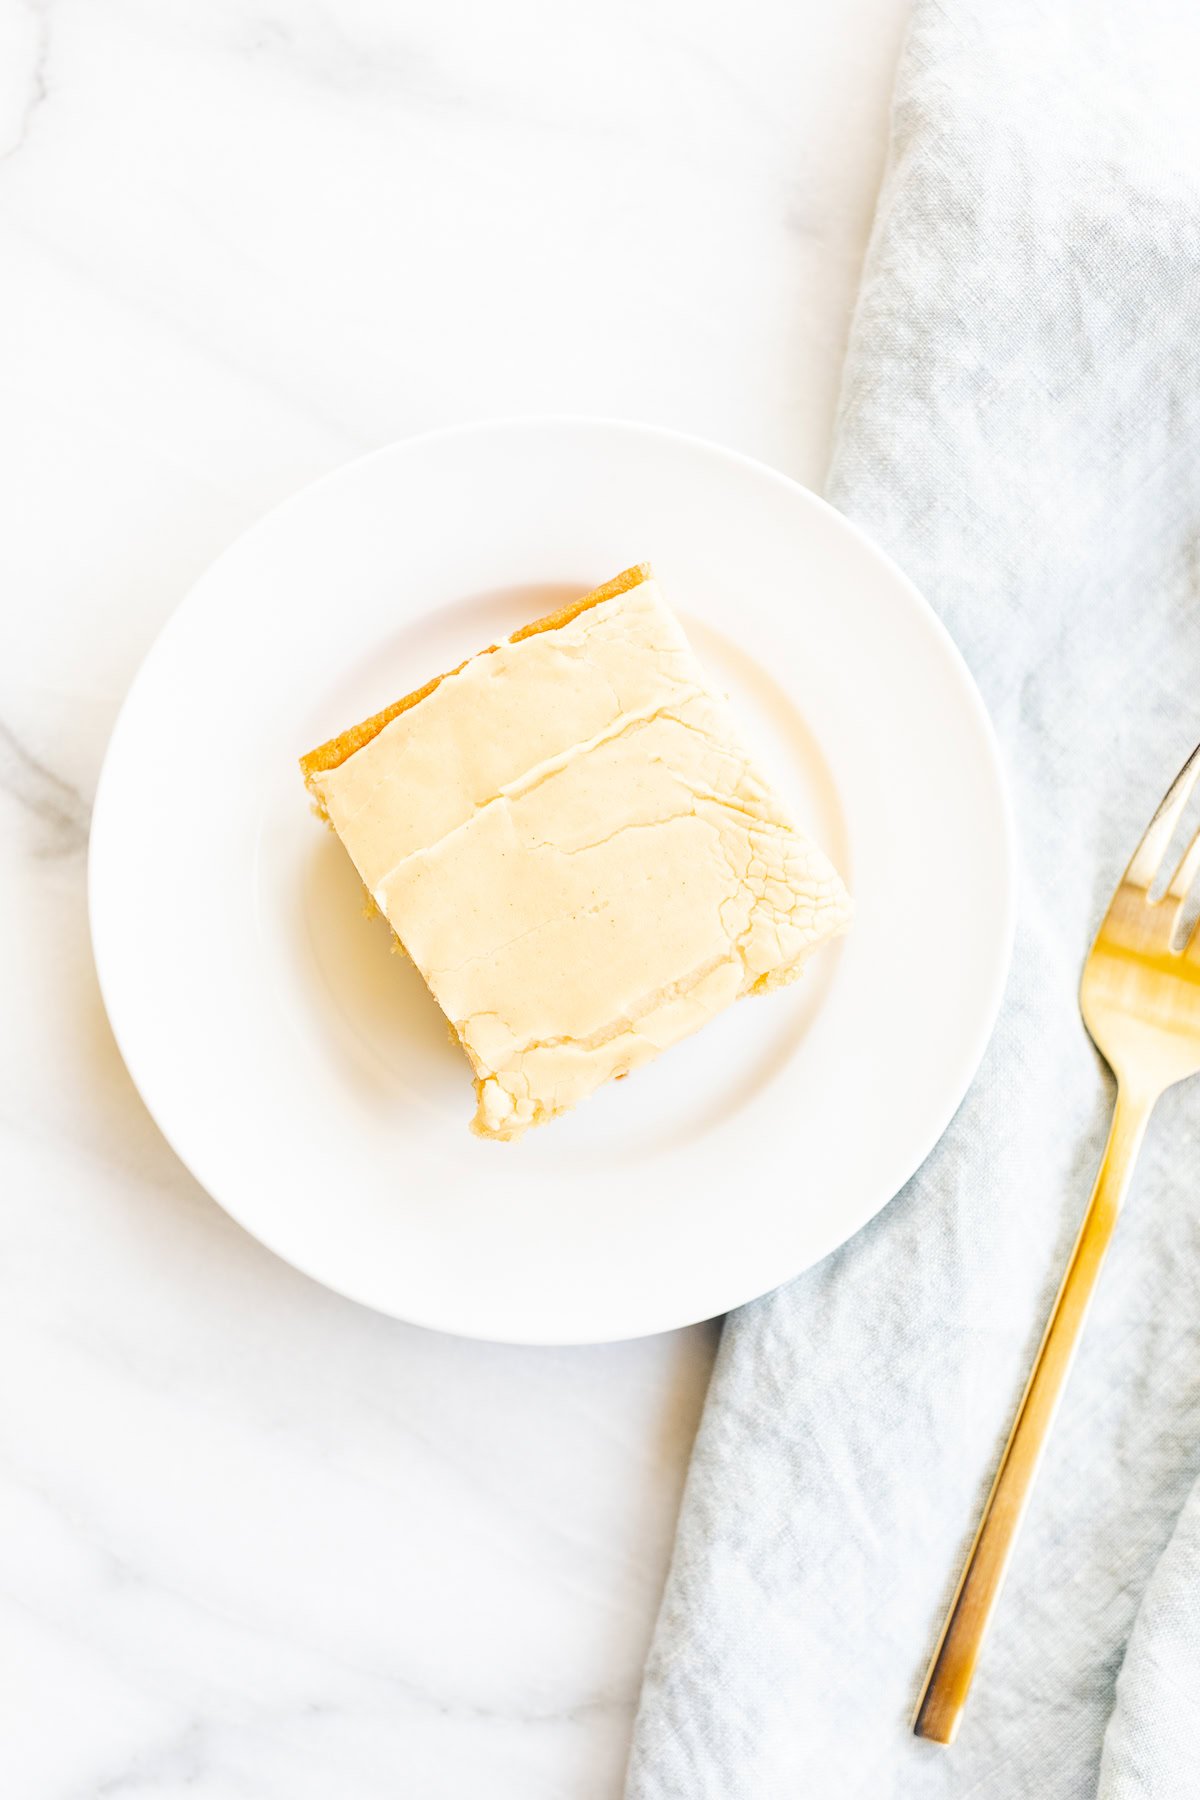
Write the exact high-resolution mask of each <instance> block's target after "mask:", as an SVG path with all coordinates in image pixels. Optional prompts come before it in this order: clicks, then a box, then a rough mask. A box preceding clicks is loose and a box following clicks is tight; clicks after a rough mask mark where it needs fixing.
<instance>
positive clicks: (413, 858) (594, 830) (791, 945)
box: [314, 579, 850, 1138]
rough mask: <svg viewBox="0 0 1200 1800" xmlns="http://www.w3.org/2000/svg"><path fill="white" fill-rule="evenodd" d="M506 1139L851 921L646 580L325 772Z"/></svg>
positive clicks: (349, 841) (525, 644) (355, 851)
mask: <svg viewBox="0 0 1200 1800" xmlns="http://www.w3.org/2000/svg"><path fill="white" fill-rule="evenodd" d="M314 785H315V786H316V787H317V789H318V792H319V794H320V797H321V799H322V802H323V804H324V806H325V808H326V810H327V812H328V815H329V818H330V820H331V822H332V824H333V825H334V827H335V829H336V830H337V832H338V835H339V836H340V837H341V839H342V841H343V843H344V844H345V846H346V848H347V850H348V851H349V853H350V855H351V857H352V858H353V860H354V862H355V864H356V866H357V868H358V870H359V873H360V874H361V876H362V878H363V880H364V882H365V883H366V885H367V887H368V888H369V889H370V890H371V892H372V893H373V895H374V896H375V899H376V902H377V903H378V905H379V906H380V908H381V909H382V911H383V912H384V913H385V914H386V915H387V918H388V920H389V921H390V923H391V925H392V927H393V928H394V930H395V931H396V933H397V935H398V936H399V938H400V939H401V941H402V942H403V944H404V947H405V949H406V950H407V951H408V953H409V955H410V956H411V957H412V959H413V961H414V962H415V963H416V965H417V967H418V968H419V969H420V970H421V973H422V974H423V975H424V977H425V980H426V981H427V982H428V984H429V986H430V988H431V990H432V991H433V994H434V996H435V998H436V999H437V1001H438V1003H439V1004H440V1005H441V1007H442V1008H443V1010H444V1011H445V1012H446V1014H447V1015H448V1017H449V1018H450V1020H451V1021H452V1023H453V1025H454V1028H455V1030H456V1031H457V1033H458V1035H459V1037H460V1038H461V1040H462V1042H463V1045H464V1047H465V1049H466V1051H467V1054H468V1055H469V1057H470V1059H471V1062H472V1064H473V1066H474V1069H475V1073H476V1077H477V1081H476V1087H477V1093H478V1109H477V1113H476V1118H475V1129H476V1130H478V1131H480V1132H481V1133H483V1134H484V1135H486V1136H493V1137H502V1138H512V1137H516V1136H519V1134H520V1133H521V1132H522V1131H524V1130H525V1129H526V1127H527V1126H529V1125H532V1124H539V1123H541V1122H542V1121H543V1120H545V1119H548V1118H552V1117H553V1116H554V1115H555V1114H557V1113H560V1112H564V1111H566V1110H567V1109H568V1108H569V1107H571V1106H573V1105H574V1104H575V1103H576V1102H577V1101H578V1100H580V1099H582V1098H583V1096H584V1095H585V1094H588V1093H590V1092H591V1091H592V1090H593V1089H594V1088H596V1087H598V1086H599V1085H600V1084H601V1083H602V1082H604V1081H606V1080H608V1079H609V1078H611V1077H613V1076H619V1075H624V1074H627V1073H628V1072H629V1071H630V1070H631V1069H634V1068H636V1067H638V1065H639V1064H641V1063H644V1062H646V1061H648V1060H649V1058H650V1057H652V1056H655V1055H657V1054H658V1052H659V1051H660V1050H663V1049H665V1048H666V1047H667V1046H668V1045H669V1044H672V1043H675V1042H676V1041H677V1040H678V1039H679V1038H681V1037H684V1036H685V1035H686V1034H687V1033H689V1032H691V1031H694V1030H696V1028H697V1027H698V1026H700V1025H702V1024H703V1023H704V1022H705V1020H707V1019H709V1018H711V1017H712V1015H713V1014H714V1013H716V1012H719V1011H720V1010H721V1009H722V1008H723V1007H725V1006H728V1005H729V1004H730V1002H732V1001H733V1000H735V999H737V998H738V997H739V995H741V994H744V993H747V992H749V991H751V990H752V989H756V988H764V987H773V986H776V985H780V984H782V983H784V982H787V981H790V980H792V979H793V978H794V977H795V976H796V975H797V974H798V973H799V971H800V968H801V966H802V964H803V963H804V961H805V959H806V958H807V957H808V956H809V955H810V954H811V952H812V951H813V950H814V949H815V948H816V947H817V946H818V945H819V944H821V943H823V942H825V941H826V940H827V939H829V938H831V937H834V936H836V935H837V934H838V933H839V932H841V931H843V930H844V929H845V927H846V925H847V924H848V922H849V917H850V901H849V897H848V896H847V894H846V890H845V888H844V886H843V885H842V882H841V880H840V878H839V877H838V875H837V873H836V871H835V870H834V868H833V866H832V864H831V863H830V862H829V861H828V859H827V858H826V857H825V856H824V854H823V853H822V852H821V851H820V850H818V849H817V848H816V846H815V845H814V844H812V843H810V842H809V840H808V839H807V838H805V837H804V836H803V835H802V834H801V833H800V832H799V831H798V830H797V828H796V827H795V825H794V824H793V823H792V822H791V821H790V819H789V818H788V816H787V814H786V811H785V810H784V808H783V807H782V805H781V803H780V802H779V800H778V799H777V798H776V797H775V795H774V794H773V793H772V791H771V788H770V786H769V785H768V783H767V781H766V780H765V778H764V777H763V776H762V775H761V774H760V773H759V772H758V770H757V769H756V768H755V767H754V765H753V763H752V761H751V760H750V758H749V756H748V755H747V753H746V751H745V750H744V749H743V748H742V746H741V744H740V743H739V741H738V737H737V734H736V730H735V728H734V725H733V722H732V720H731V717H730V714H729V709H728V706H727V704H726V702H725V701H724V699H723V698H722V697H721V696H720V695H718V694H717V693H716V692H715V691H714V690H713V689H712V687H711V686H710V684H709V683H708V681H707V680H706V679H705V676H704V673H703V671H702V669H701V667H700V664H699V662H698V661H697V659H696V657H695V655H694V653H693V651H692V649H691V647H690V645H689V644H688V642H687V639H686V638H685V636H684V634H683V631H682V628H681V627H680V625H679V623H678V621H677V620H676V619H675V617H674V615H673V614H672V613H671V612H670V610H669V608H668V607H667V606H666V604H665V602H664V601H663V599H662V596H661V593H660V591H659V589H658V585H657V583H656V582H655V581H654V580H653V579H647V580H645V581H643V582H641V583H640V584H639V585H637V586H635V587H633V588H631V589H630V590H629V591H628V592H625V593H621V594H618V595H616V596H615V597H614V598H612V599H609V600H605V601H602V602H600V603H599V604H597V605H595V606H593V607H590V608H588V609H587V610H585V611H583V612H581V613H579V614H578V615H577V616H576V617H575V618H574V619H572V620H571V621H570V622H569V623H568V624H566V625H565V626H562V627H560V628H558V629H556V630H550V631H544V632H537V633H535V634H533V635H532V636H529V637H525V638H522V639H520V640H519V641H517V642H510V643H507V644H503V645H501V646H500V647H499V648H498V649H496V650H494V651H491V652H489V653H486V654H484V655H480V656H477V657H475V658H473V659H472V660H471V661H470V662H468V663H466V664H465V665H464V667H463V668H462V669H461V670H460V671H459V672H458V673H457V674H455V675H452V676H448V677H446V678H445V679H444V680H443V681H441V682H440V683H439V685H438V686H437V687H436V688H434V689H433V691H432V692H431V693H430V694H428V695H427V697H426V698H425V699H423V700H422V701H420V702H419V704H417V705H416V706H414V707H412V708H411V709H410V710H408V711H406V712H403V713H401V714H399V715H398V716H397V717H396V718H394V719H393V720H392V721H391V723H390V724H388V725H386V726H385V727H384V728H383V730H382V731H380V732H379V733H378V735H377V736H376V737H374V738H373V739H372V740H371V741H370V742H369V743H367V744H365V745H364V746H363V747H362V748H361V749H360V750H358V751H356V752H355V753H354V754H353V755H352V756H350V757H349V758H348V759H347V761H345V762H344V763H342V764H341V765H340V766H339V767H337V768H333V769H329V770H326V771H325V772H323V773H321V774H319V775H318V776H316V777H315V778H314Z"/></svg>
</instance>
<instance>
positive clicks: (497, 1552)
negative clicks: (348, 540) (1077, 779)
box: [0, 0, 905, 1800]
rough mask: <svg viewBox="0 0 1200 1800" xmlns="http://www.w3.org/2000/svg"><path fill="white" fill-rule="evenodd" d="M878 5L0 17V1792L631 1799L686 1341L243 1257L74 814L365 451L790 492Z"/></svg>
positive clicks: (859, 188)
mask: <svg viewBox="0 0 1200 1800" xmlns="http://www.w3.org/2000/svg"><path fill="white" fill-rule="evenodd" d="M904 13H905V0H846V4H844V5H842V6H839V7H829V6H825V5H823V4H820V3H819V0H795V3H791V4H789V3H787V0H772V3H770V4H767V3H763V4H752V5H751V6H749V7H746V8H737V9H735V8H732V7H718V6H711V7H709V6H701V7H698V6H695V5H689V4H684V3H682V0H674V3H671V4H649V5H647V4H645V3H644V0H637V4H633V3H626V0H616V3H615V4H614V3H613V0H609V3H608V4H605V5H599V4H592V3H591V0H588V3H587V4H585V5H584V6H582V7H566V8H559V7H554V6H551V5H549V4H539V3H538V0H515V3H510V4H508V5H506V6H504V7H485V6H483V5H481V4H468V3H466V0H452V3H449V4H446V3H443V4H439V5H438V6H436V7H435V6H432V5H424V6H415V5H411V4H407V5H406V4H401V5H388V4H385V0H337V3H336V4H335V3H334V0H324V3H317V0H295V3H294V4H292V5H288V4H286V3H285V0H168V3H167V4H162V3H161V0H86V3H85V0H0V267H2V268H3V280H2V281H0V391H2V394H3V404H2V405H0V481H2V487H3V492H4V494H5V496H6V498H7V501H8V505H7V507H6V508H5V524H4V530H3V533H0V593H2V594H3V607H4V654H3V655H2V656H0V783H2V786H3V793H2V794H0V945H2V950H0V955H2V957H3V961H4V977H3V989H2V991H3V994H4V1013H3V1017H4V1030H3V1038H2V1042H3V1051H2V1054H3V1086H2V1090H0V1091H2V1094H3V1099H2V1101H0V1188H2V1191H3V1196H4V1201H3V1207H2V1208H0V1231H2V1234H3V1242H2V1254H0V1334H2V1340H3V1366H4V1369H5V1379H4V1382H3V1384H2V1387H0V1516H2V1518H3V1521H4V1525H3V1530H2V1531H0V1571H2V1587H3V1606H2V1607H0V1643H2V1660H3V1666H4V1668H5V1677H4V1687H5V1698H4V1705H3V1708H2V1709H0V1768H2V1769H3V1776H2V1778H0V1786H2V1788H3V1792H4V1793H5V1795H6V1796H7V1795H11V1796H12V1797H13V1800H85V1797H87V1800H90V1797H93V1796H95V1797H99V1796H102V1795H103V1796H125V1795H129V1796H134V1795H136V1796H151V1797H154V1800H158V1797H163V1800H166V1797H168V1796H170V1797H173V1796H177V1795H182V1794H183V1793H184V1792H185V1791H186V1793H187V1794H188V1795H189V1796H200V1797H201V1800H225V1797H226V1796H228V1797H229V1800H235V1797H241V1796H249V1797H251V1800H308V1797H309V1796H321V1797H322V1800H324V1797H326V1796H336V1797H337V1800H374V1797H375V1796H380V1797H382V1796H388V1797H389V1800H395V1797H398V1796H403V1797H404V1800H409V1797H410V1796H412V1797H418V1800H440V1797H442V1796H445V1797H448V1800H449V1797H453V1800H458V1797H459V1796H467V1795H469V1796H472V1800H474V1797H475V1796H484V1795H486V1796H487V1797H488V1800H510V1797H511V1800H543V1797H547V1796H554V1797H558V1796H564V1797H567V1796H569V1797H571V1800H616V1796H617V1795H618V1794H619V1791H620V1779H621V1768H622V1763H623V1758H624V1754H625V1747H626V1741H627V1734H628V1728H629V1722H630V1717H631V1709H632V1705H633V1700H634V1696H635V1692H636V1685H637V1678H638V1669H639V1664H640V1659H641V1656H642V1653H643V1650H644V1647H645V1643H646V1639H647V1635H648V1632H649V1629H650V1625H651V1621H652V1617H653V1614H654V1610H655V1605H656V1602H657V1598H658V1592H659V1588H660V1584H661V1580H662V1576H663V1573H664V1568H665V1560H666V1557H667V1554H668V1549H669V1544H670V1537H671V1530H672V1524H673V1519H674V1513H675V1509H676V1506H677V1502H678V1495H679V1488H680V1483H681V1480H682V1475H683V1469H684V1465H685V1460H686V1455H687V1450H688V1445H689V1441H690V1437H691V1434H692V1431H693V1429H694V1424H695V1420H696V1416H697V1412H698V1408H699V1405H700V1401H701V1396H702V1392H703V1387H704V1381H705V1377H706V1374H707V1369H708V1365H709V1360H710V1357H711V1352H712V1346H713V1341H714V1333H713V1330H712V1329H711V1328H705V1329H697V1330H695V1331H691V1332H687V1333H681V1334H678V1335H677V1336H675V1337H668V1338H661V1339H657V1340H652V1341H647V1342H643V1343H634V1344H626V1345H622V1346H619V1347H615V1348H607V1349H603V1348H601V1349H595V1350H582V1351H581V1350H575V1351H565V1352H553V1351H551V1352H546V1351H536V1352H535V1351H516V1350H509V1349H496V1348H493V1347H489V1346H486V1345H476V1344H469V1343H462V1342H456V1341H453V1340H450V1339H445V1338H440V1337H436V1336H433V1335H430V1334H427V1333H423V1332H421V1331H418V1330H414V1329H408V1328H405V1327H404V1326H401V1325H397V1324H394V1323H391V1322H389V1321H387V1320H384V1319H380V1318H376V1317H374V1316H372V1315H370V1314H368V1313H366V1312H363V1311H361V1310H359V1309H357V1308H355V1307H354V1306H352V1305H350V1304H348V1303H346V1302H344V1301H341V1300H338V1299H336V1298H334V1297H333V1296H331V1295H329V1294H326V1293H324V1292H322V1291H321V1290H320V1289H318V1288H317V1287H315V1286H313V1285H312V1284H311V1283H309V1282H308V1281H306V1280H304V1279H303V1278H302V1277H300V1276H298V1275H295V1274H293V1273H292V1272H291V1271H290V1270H289V1269H287V1268H285V1267H283V1266H282V1265H281V1264H279V1263H278V1262H276V1261H275V1260H274V1259H273V1258H272V1257H271V1256H270V1255H269V1254H268V1253H267V1252H266V1251H264V1250H261V1249H259V1248H258V1246H257V1245H256V1244H254V1243H252V1242H251V1241H250V1240H249V1239H247V1238H246V1237H245V1236H243V1235H242V1233H241V1232H240V1231H239V1230H238V1229H237V1228H236V1227H235V1226H233V1225H232V1224H231V1223H229V1221H227V1220H226V1218H225V1217H224V1215H223V1214H222V1213H221V1212H220V1210H219V1209H218V1208H217V1207H216V1206H215V1205H214V1204H213V1203H212V1202H211V1201H210V1200H209V1199H208V1198H207V1197H206V1196H205V1195H204V1194H203V1193H202V1192H200V1190H199V1189H198V1188H197V1187H196V1185H195V1184H194V1182H193V1181H192V1180H191V1179H190V1177H188V1176H187V1175H186V1174H185V1172H184V1171H183V1170H182V1169H181V1168H180V1166H179V1165H178V1164H177V1163H176V1161H175V1160H174V1158H173V1157H172V1155H171V1153H170V1151H169V1150H168V1149H167V1147H166V1145H165V1144H164V1143H163V1142H162V1141H161V1139H160V1138H159V1136H158V1134H157V1132H156V1130H155V1128H154V1126H153V1124H152V1123H151V1122H150V1120H149V1118H148V1117H147V1116H146V1114H145V1112H144V1111H143V1109H142V1107H141V1105H140V1103H139V1101H138V1099H137V1096H136V1095H135V1093H134V1092H133V1090H132V1088H131V1086H130V1083H129V1080H128V1078H127V1077H126V1075H125V1073H124V1070H123V1068H122V1065H121V1063H120V1060H119V1058H118V1056H117V1054H116V1051H115V1048H114V1046H113V1043H112V1040H111V1037H110V1035H109V1033H108V1030H107V1026H106V1023H105V1020H104V1016H103V1012H102V1010H101V1006H100V1002H99V998H98V995H97V991H96V985H95V980H94V976H93V972H92V965H91V959H90V952H89V946H88V938H87V926H86V917H85V905H84V865H85V845H86V836H87V821H88V809H89V800H90V796H91V794H92V791H93V788H94V784H95V780H96V775H97V770H98V766H99V761H100V757H101V754H102V751H103V746H104V742H105V739H106V735H107V733H108V731H109V728H110V726H111V724H112V720H113V718H114V715H115V712H116V709H117V707H118V705H119V702H120V699H121V696H122V693H123V691H124V689H125V687H126V685H127V683H128V681H129V679H130V676H131V674H132V672H133V670H134V668H135V667H136V665H137V662H138V659H139V658H140V656H141V655H142V653H143V651H144V650H145V649H146V647H147V645H148V644H149V643H150V641H151V639H152V638H153V636H154V634H155V632H156V630H157V629H158V627H159V625H160V624H161V622H162V621H163V619H164V618H165V617H166V616H167V614H168V613H169V611H170V609H171V607H172V606H173V605H174V604H175V602H176V600H177V599H178V598H179V596H180V595H181V594H182V593H183V592H184V590H185V589H186V587H187V586H188V584H189V582H190V581H191V580H192V578H193V577H194V576H195V575H196V574H197V573H198V572H199V570H200V569H202V568H203V566H204V565H205V563H206V562H207V561H208V560H209V559H210V558H211V557H212V556H213V555H214V554H215V553H216V552H217V551H218V550H219V549H220V548H221V547H222V545H223V544H225V543H226V542H227V541H228V539H229V538H230V537H231V536H232V535H233V534H234V533H235V532H236V531H238V530H239V529H240V528H241V527H242V526H243V525H245V524H247V523H248V522H249V521H250V520H252V519H253V518H254V517H255V515H256V514H257V513H259V512H260V511H261V510H262V509H263V508H264V507H265V506H267V505H268V504H270V503H271V502H273V501H274V500H276V499H278V498H279V497H280V496H282V495H284V494H286V493H287V492H288V491H289V490H291V489H293V488H294V487H296V486H297V485H298V484H300V483H301V482H303V481H305V480H307V479H309V478H310V477H311V476H314V475H317V474H319V473H321V472H322V471H324V470H325V469H328V468H330V467H331V466H333V465H334V464H336V463H338V462H340V461H342V460H344V459H346V458H348V457H351V456H354V455H357V454H358V453H360V452H361V451H364V450H367V449H370V448H372V447H374V446H376V445H378V444H381V443H384V442H386V441H387V440H389V439H391V438H395V437H398V436H402V435H405V434H408V433H410V432H413V431H417V430H420V429H422V428H425V427H428V426H432V425H437V424H442V423H448V422H451V421H456V420H461V419H467V418H471V417H475V416H481V415H499V414H504V413H519V412H532V411H543V410H554V411H592V412H602V413H607V414H626V415H629V416H631V417H637V418H644V419H649V420H653V421H656V422H660V423H664V424H670V425H674V426H678V427H681V428H684V429H688V430H692V431H697V432H701V433H703V434H706V435H709V436H713V437H717V438H721V439H724V440H726V441H729V442H732V443H734V444H736V445H738V446H740V447H741V448H743V449H746V450H749V451H751V452H753V453H755V454H758V455H761V456H764V457H766V458H768V459H769V460H772V461H774V462H776V463H778V464H779V465H781V466H782V467H783V468H785V469H787V470H789V471H790V472H792V473H794V474H796V475H798V476H800V477H801V478H802V479H805V480H808V481H810V482H819V481H820V478H821V474H822V469H823V465H824V460H825V454H826V449H827V442H828V434H829V426H830V418H831V410H832V405H833V400H834V395H835V391H836V384H837V377H838V365H839V360H840V354H841V349H842V345H843V341H844V336H845V331H846V324H847V318H848V312H849V307H850V304H851V300H852V296H853V291H854V286H855V281H856V277H857V273H858V269H859V266H860V263H861V258H862V253H863V248H864V244H865V239H866V233H867V229H868V226H869V222H870V215H871V207H872V201H873V197H874V192H875V188H876V184H877V181H878V175H879V169H880V162H881V156H882V149H883V143H884V137H885V132H886V114H887V95H888V90H889V85H890V79H891V73H892V68H893V65H894V61H895V56H896V51H897V47H898V42H899V38H900V35H901V31H902V28H903V19H904ZM230 653H231V655H236V653H237V646H236V645H231V646H230ZM213 698H214V707H215V708H218V707H219V704H220V696H219V695H214V697H213Z"/></svg>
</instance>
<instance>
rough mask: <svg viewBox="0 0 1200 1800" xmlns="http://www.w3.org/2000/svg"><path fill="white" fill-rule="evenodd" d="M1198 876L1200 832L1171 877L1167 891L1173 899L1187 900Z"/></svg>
mask: <svg viewBox="0 0 1200 1800" xmlns="http://www.w3.org/2000/svg"><path fill="white" fill-rule="evenodd" d="M1197 875H1200V831H1198V832H1197V833H1196V835H1195V837H1194V838H1193V839H1192V841H1191V843H1190V844H1189V845H1188V847H1187V849H1186V850H1185V851H1184V853H1183V856H1182V857H1181V859H1180V863H1179V867H1178V868H1177V869H1176V871H1175V873H1174V874H1173V875H1172V877H1171V885H1170V887H1169V888H1168V889H1167V893H1168V894H1169V895H1170V897H1171V899H1172V900H1186V899H1187V897H1188V895H1189V894H1190V893H1191V891H1192V883H1193V882H1194V881H1195V879H1196V877H1197Z"/></svg>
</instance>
